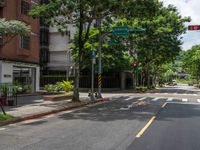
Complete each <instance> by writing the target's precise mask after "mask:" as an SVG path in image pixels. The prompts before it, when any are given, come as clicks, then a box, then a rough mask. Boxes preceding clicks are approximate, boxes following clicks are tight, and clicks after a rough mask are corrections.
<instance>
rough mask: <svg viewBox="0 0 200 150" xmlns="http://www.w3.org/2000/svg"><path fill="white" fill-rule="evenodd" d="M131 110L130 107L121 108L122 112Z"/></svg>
mask: <svg viewBox="0 0 200 150" xmlns="http://www.w3.org/2000/svg"><path fill="white" fill-rule="evenodd" d="M129 109H130V108H129V107H127V108H123V107H122V108H120V110H129Z"/></svg>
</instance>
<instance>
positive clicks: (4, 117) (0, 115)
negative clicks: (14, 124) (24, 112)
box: [0, 114, 15, 121]
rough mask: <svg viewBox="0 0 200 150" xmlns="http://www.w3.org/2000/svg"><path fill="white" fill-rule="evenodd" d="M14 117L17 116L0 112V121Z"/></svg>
mask: <svg viewBox="0 0 200 150" xmlns="http://www.w3.org/2000/svg"><path fill="white" fill-rule="evenodd" d="M12 118H15V117H14V116H12V115H9V114H6V115H4V114H0V121H4V120H8V119H12Z"/></svg>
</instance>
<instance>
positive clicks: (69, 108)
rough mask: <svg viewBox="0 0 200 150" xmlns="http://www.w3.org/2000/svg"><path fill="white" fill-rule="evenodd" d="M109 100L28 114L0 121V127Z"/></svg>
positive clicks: (104, 99) (104, 100)
mask: <svg viewBox="0 0 200 150" xmlns="http://www.w3.org/2000/svg"><path fill="white" fill-rule="evenodd" d="M109 100H110V99H109V98H103V99H99V100H96V101H91V102H87V103H80V104H76V105H74V106H69V107H66V108H60V109H56V110H51V111H46V112H41V113H36V114H30V115H27V116H24V117H16V118H14V119H10V120H6V121H0V127H2V126H5V125H9V124H14V123H18V122H22V121H26V120H31V119H36V118H40V117H43V116H47V115H51V114H55V113H59V112H62V111H67V110H72V109H75V108H81V107H85V106H88V105H91V104H101V103H103V102H109ZM90 107H91V106H90Z"/></svg>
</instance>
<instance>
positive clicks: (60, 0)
mask: <svg viewBox="0 0 200 150" xmlns="http://www.w3.org/2000/svg"><path fill="white" fill-rule="evenodd" d="M153 3H155V0H149V1H148V2H146V1H145V2H141V1H140V0H136V1H132V0H121V1H119V0H106V1H100V0H97V1H94V0H50V1H49V3H48V4H41V5H35V6H34V7H33V8H32V10H31V12H30V15H31V16H33V17H38V16H43V17H45V18H46V20H47V22H48V23H50V24H51V25H55V26H57V27H58V28H59V31H60V32H61V33H66V31H67V26H68V24H73V25H76V26H77V28H78V47H79V48H78V55H77V59H76V60H77V61H76V67H75V68H76V71H75V88H74V95H73V99H72V100H74V101H79V72H80V70H81V66H80V64H81V63H82V61H83V59H82V55H83V53H84V50H83V49H84V44H85V43H86V42H87V40H88V39H89V31H90V27H91V25H92V23H94V21H96V20H99V19H104V20H105V21H108V22H109V21H110V20H112V18H115V19H116V18H117V17H119V16H124V17H127V16H130V17H134V16H142V15H145V14H148V11H147V10H148V9H146V11H144V8H148V6H150V5H151V4H153ZM137 4H138V5H137ZM151 6H153V7H151V8H152V9H154V6H155V5H151ZM135 7H137V9H134V8H135ZM138 11H141V12H143V14H141V13H139V14H138ZM144 12H145V13H144ZM84 26H85V27H86V30H85V34H84V33H83V32H84ZM100 33H101V31H100V32H99V34H100Z"/></svg>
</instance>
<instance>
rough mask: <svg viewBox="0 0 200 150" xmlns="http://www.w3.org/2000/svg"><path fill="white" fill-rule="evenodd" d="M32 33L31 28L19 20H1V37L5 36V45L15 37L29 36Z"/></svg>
mask: <svg viewBox="0 0 200 150" xmlns="http://www.w3.org/2000/svg"><path fill="white" fill-rule="evenodd" d="M30 32H31V27H30V26H28V25H26V24H25V23H24V22H21V21H18V20H10V21H7V20H5V19H4V18H1V19H0V35H2V36H4V41H3V42H4V43H3V44H6V43H8V42H9V41H10V40H11V39H12V38H13V37H14V36H16V35H18V34H19V35H22V36H27V35H28V34H29V33H30Z"/></svg>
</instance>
